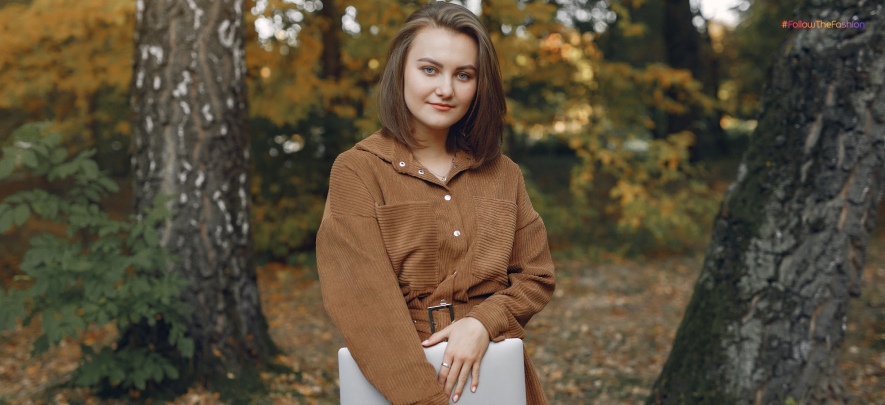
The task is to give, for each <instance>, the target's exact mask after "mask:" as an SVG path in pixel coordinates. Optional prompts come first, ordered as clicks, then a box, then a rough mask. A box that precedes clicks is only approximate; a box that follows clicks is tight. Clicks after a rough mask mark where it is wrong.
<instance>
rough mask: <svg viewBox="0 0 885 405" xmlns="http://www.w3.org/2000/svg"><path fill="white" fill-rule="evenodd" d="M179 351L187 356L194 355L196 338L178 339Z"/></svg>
mask: <svg viewBox="0 0 885 405" xmlns="http://www.w3.org/2000/svg"><path fill="white" fill-rule="evenodd" d="M178 351H179V352H181V355H182V356H184V357H187V358H190V357H193V355H194V340H193V339H191V338H182V339H179V340H178Z"/></svg>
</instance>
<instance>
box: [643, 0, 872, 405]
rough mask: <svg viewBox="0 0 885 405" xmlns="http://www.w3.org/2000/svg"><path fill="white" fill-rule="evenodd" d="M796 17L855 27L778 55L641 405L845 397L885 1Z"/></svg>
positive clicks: (855, 0)
mask: <svg viewBox="0 0 885 405" xmlns="http://www.w3.org/2000/svg"><path fill="white" fill-rule="evenodd" d="M800 17H801V19H802V20H805V21H815V20H822V21H827V22H830V21H852V20H856V21H862V22H865V24H866V28H862V29H835V28H832V29H825V28H824V29H802V30H796V32H794V34H793V35H792V36H791V38H790V40H789V41H788V43H787V44H786V46H785V48H784V49H783V50H782V52H781V53H780V55H779V59H778V60H777V61H776V63H775V65H774V66H775V67H774V69H773V77H772V78H771V80H770V82H769V86H768V88H767V89H766V91H765V92H764V100H763V103H762V107H763V110H762V111H761V115H760V120H759V125H758V127H757V129H756V131H755V133H754V134H753V136H752V140H751V144H750V148H749V150H748V151H747V153H746V155H745V156H744V159H743V163H742V164H741V167H740V170H739V173H738V179H737V182H736V183H735V184H734V185H733V186H732V187H731V188H730V189H729V191H728V193H727V194H726V196H725V200H724V201H723V203H722V207H721V210H720V212H719V214H718V217H717V219H716V223H715V227H714V230H713V236H712V241H711V244H710V246H709V248H708V250H707V252H706V259H705V261H704V265H703V269H702V273H701V276H700V277H699V279H698V282H697V285H696V286H695V291H694V296H693V297H692V300H691V302H690V303H689V306H688V308H687V310H686V313H685V317H684V318H683V321H682V324H681V325H680V327H679V330H678V332H677V335H676V340H675V342H674V345H673V349H672V351H671V353H670V357H669V359H668V360H667V363H666V365H665V366H664V370H663V372H662V373H661V375H660V376H659V378H658V380H657V382H656V383H655V386H654V389H653V391H652V395H651V397H650V399H649V402H650V403H665V404H685V403H703V404H748V403H753V404H783V403H785V401H787V400H788V399H789V398H793V399H795V400H796V401H798V403H804V404H820V403H826V404H837V403H844V402H845V400H846V398H845V394H844V392H843V388H842V387H843V382H842V379H841V376H840V375H839V373H838V368H837V364H836V363H837V360H838V353H839V349H840V346H841V344H842V342H843V338H844V329H845V323H846V319H845V317H846V307H847V305H848V301H849V298H850V297H851V296H857V295H859V294H860V291H861V275H862V268H863V264H864V260H865V250H866V246H867V241H868V239H869V235H870V232H871V231H872V229H873V226H874V222H875V214H876V207H877V205H878V203H879V201H880V200H881V198H882V194H883V185H885V6H883V5H882V3H881V2H879V1H870V0H809V1H806V2H805V4H804V5H803V6H802V7H800ZM794 18H795V17H794ZM785 19H789V17H788V16H785Z"/></svg>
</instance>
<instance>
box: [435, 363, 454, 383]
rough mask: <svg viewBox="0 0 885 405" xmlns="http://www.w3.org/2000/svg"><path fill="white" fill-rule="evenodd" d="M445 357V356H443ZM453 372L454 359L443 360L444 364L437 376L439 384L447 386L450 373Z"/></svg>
mask: <svg viewBox="0 0 885 405" xmlns="http://www.w3.org/2000/svg"><path fill="white" fill-rule="evenodd" d="M443 359H445V356H443ZM451 372H452V360H449V361H446V360H443V362H442V364H441V365H440V366H439V375H438V376H437V377H436V380H437V381H438V382H439V385H442V386H445V385H446V381H447V379H448V377H449V374H450V373H451Z"/></svg>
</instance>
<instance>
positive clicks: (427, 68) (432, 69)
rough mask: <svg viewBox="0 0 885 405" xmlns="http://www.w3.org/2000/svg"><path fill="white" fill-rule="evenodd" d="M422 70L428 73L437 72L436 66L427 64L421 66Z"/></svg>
mask: <svg viewBox="0 0 885 405" xmlns="http://www.w3.org/2000/svg"><path fill="white" fill-rule="evenodd" d="M421 70H423V71H424V73H427V74H429V75H432V74H434V73H436V68H435V67H433V66H425V67H423V68H421Z"/></svg>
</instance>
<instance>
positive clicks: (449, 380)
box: [443, 360, 464, 396]
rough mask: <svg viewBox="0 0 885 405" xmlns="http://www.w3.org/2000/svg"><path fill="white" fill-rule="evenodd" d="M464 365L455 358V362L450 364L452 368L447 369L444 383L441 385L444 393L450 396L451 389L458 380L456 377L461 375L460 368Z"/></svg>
mask: <svg viewBox="0 0 885 405" xmlns="http://www.w3.org/2000/svg"><path fill="white" fill-rule="evenodd" d="M463 366H464V363H461V362H460V361H458V360H455V364H452V369H451V370H450V371H449V374H448V375H447V376H446V385H445V387H443V390H444V391H445V392H446V395H448V396H452V389H453V388H455V384H456V383H457V382H458V377H459V376H460V375H461V368H462V367H463Z"/></svg>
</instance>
